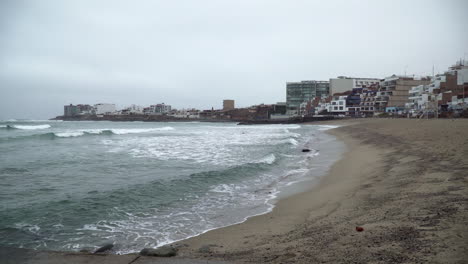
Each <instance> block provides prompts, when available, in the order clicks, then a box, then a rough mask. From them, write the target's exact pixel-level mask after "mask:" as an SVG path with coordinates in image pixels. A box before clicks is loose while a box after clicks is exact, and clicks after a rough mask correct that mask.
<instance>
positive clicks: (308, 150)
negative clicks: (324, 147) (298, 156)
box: [302, 149, 310, 152]
mask: <svg viewBox="0 0 468 264" xmlns="http://www.w3.org/2000/svg"><path fill="white" fill-rule="evenodd" d="M302 152H310V149H302Z"/></svg>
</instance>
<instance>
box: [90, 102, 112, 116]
mask: <svg viewBox="0 0 468 264" xmlns="http://www.w3.org/2000/svg"><path fill="white" fill-rule="evenodd" d="M94 109H95V110H96V115H105V114H107V115H108V114H113V113H114V112H115V104H95V105H94Z"/></svg>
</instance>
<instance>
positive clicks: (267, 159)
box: [257, 154, 276, 164]
mask: <svg viewBox="0 0 468 264" xmlns="http://www.w3.org/2000/svg"><path fill="white" fill-rule="evenodd" d="M275 160H276V156H275V154H270V155H268V156H265V157H263V158H262V159H261V160H259V161H258V162H257V163H266V164H273V162H275Z"/></svg>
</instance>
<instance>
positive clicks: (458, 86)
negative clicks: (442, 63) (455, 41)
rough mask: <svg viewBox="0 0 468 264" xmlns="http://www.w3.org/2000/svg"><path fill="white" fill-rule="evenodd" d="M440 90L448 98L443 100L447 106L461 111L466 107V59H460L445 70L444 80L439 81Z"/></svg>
mask: <svg viewBox="0 0 468 264" xmlns="http://www.w3.org/2000/svg"><path fill="white" fill-rule="evenodd" d="M440 90H441V93H445V95H446V96H445V97H446V98H449V99H448V100H446V102H443V103H445V104H446V105H447V107H448V108H450V109H452V110H454V111H463V110H464V109H466V108H467V106H468V61H466V60H460V61H458V62H457V63H456V64H455V65H453V66H451V67H450V68H449V70H448V71H447V72H445V82H441V84H440ZM442 97H443V96H442ZM442 101H444V100H443V98H442Z"/></svg>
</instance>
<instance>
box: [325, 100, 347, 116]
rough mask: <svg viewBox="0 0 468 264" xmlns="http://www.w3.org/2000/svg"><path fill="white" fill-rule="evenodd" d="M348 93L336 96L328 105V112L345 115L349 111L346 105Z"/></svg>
mask: <svg viewBox="0 0 468 264" xmlns="http://www.w3.org/2000/svg"><path fill="white" fill-rule="evenodd" d="M346 99H347V96H346V95H341V96H334V97H333V99H332V100H331V102H330V104H329V105H328V112H329V113H331V114H334V115H340V114H341V115H345V114H346V112H347V111H348V108H347V107H346Z"/></svg>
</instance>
